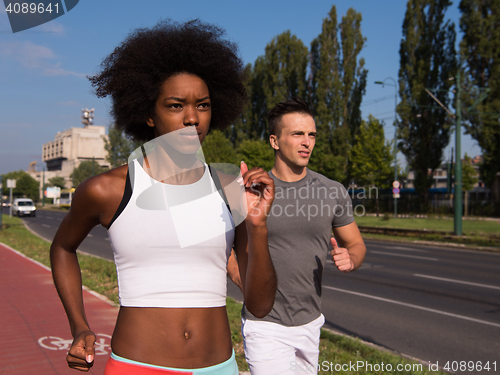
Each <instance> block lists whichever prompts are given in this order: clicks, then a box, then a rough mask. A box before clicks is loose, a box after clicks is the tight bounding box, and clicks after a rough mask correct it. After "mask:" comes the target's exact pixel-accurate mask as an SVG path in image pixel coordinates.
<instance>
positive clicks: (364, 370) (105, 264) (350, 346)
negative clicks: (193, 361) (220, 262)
mask: <svg viewBox="0 0 500 375" xmlns="http://www.w3.org/2000/svg"><path fill="white" fill-rule="evenodd" d="M2 218H3V219H2V220H3V228H2V230H0V242H3V243H5V244H6V245H9V246H10V247H12V248H14V249H16V250H17V251H19V252H21V253H23V254H24V255H26V256H28V257H29V258H32V259H34V260H36V261H38V262H40V263H42V264H45V265H46V266H49V267H50V257H49V249H50V243H48V242H46V241H44V240H42V239H40V238H38V237H37V236H35V235H33V234H32V233H31V232H29V231H28V230H27V229H26V228H25V227H24V225H23V223H22V221H21V219H19V218H16V217H12V218H10V217H9V216H8V215H3V216H2ZM78 260H79V262H80V268H81V271H82V280H83V285H85V286H87V287H88V288H90V289H92V290H95V291H96V292H98V293H100V294H102V295H105V296H106V297H108V298H109V299H110V300H112V301H114V302H115V303H118V284H117V279H116V270H115V265H114V263H113V262H111V261H108V260H105V259H101V258H95V257H91V256H88V255H84V254H78ZM240 311H241V304H240V303H238V302H236V301H235V300H234V299H232V298H230V297H228V298H227V315H228V319H229V324H230V327H231V338H232V340H233V347H234V351H235V353H236V361H237V363H238V367H239V369H240V371H248V365H247V363H246V360H245V355H244V350H243V338H242V336H241V320H240ZM292 365H293V364H292ZM360 365H363V367H360ZM398 365H399V366H403V367H402V368H403V371H398V370H397V369H398ZM335 366H337V367H338V366H344V368H345V369H347V370H346V371H344V369H341V371H338V368H337V369H336V368H335ZM370 366H371V369H370ZM405 367H406V368H407V369H408V370H405ZM353 369H354V370H353ZM318 370H319V374H332V373H338V372H340V373H342V374H394V373H397V374H415V375H425V374H446V373H445V372H441V371H440V372H434V371H430V370H429V369H428V366H427V365H422V364H419V363H417V362H414V361H410V360H407V359H405V358H403V357H401V356H397V355H394V354H391V353H389V352H386V351H382V350H379V349H376V348H374V347H371V346H369V345H366V344H364V343H362V342H361V341H360V340H359V339H353V338H350V337H346V336H341V335H334V334H332V333H330V332H328V331H326V330H322V332H321V340H320V358H319V364H318ZM351 370H353V371H351Z"/></svg>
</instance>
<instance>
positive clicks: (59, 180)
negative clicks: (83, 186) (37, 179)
mask: <svg viewBox="0 0 500 375" xmlns="http://www.w3.org/2000/svg"><path fill="white" fill-rule="evenodd" d="M48 185H49V186H57V187H60V188H61V189H65V188H66V182H65V180H64V177H61V176H56V177H52V178H50V179H49V184H48Z"/></svg>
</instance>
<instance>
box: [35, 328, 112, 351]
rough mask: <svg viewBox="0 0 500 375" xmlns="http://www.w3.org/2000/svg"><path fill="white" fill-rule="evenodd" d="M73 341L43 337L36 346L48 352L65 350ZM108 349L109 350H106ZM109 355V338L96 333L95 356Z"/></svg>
mask: <svg viewBox="0 0 500 375" xmlns="http://www.w3.org/2000/svg"><path fill="white" fill-rule="evenodd" d="M72 342H73V339H69V340H65V339H62V338H60V337H56V336H44V337H40V338H39V339H38V344H39V345H40V346H41V347H42V348H45V349H49V350H65V351H68V350H69V349H70V347H71V343H72ZM108 349H109V350H108ZM110 353H111V336H110V335H106V334H104V333H96V340H95V355H109V354H110Z"/></svg>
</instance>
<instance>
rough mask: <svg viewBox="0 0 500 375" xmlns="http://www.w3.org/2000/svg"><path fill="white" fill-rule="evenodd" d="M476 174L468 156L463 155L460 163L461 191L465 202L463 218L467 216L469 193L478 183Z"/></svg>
mask: <svg viewBox="0 0 500 375" xmlns="http://www.w3.org/2000/svg"><path fill="white" fill-rule="evenodd" d="M476 175H477V172H476V169H475V168H474V166H473V165H472V160H471V158H470V156H468V155H467V154H465V156H464V160H463V162H462V189H463V191H464V192H465V200H464V216H467V213H468V212H469V209H468V206H469V191H471V190H472V189H474V185H475V184H476V182H477V181H478V178H477V177H476Z"/></svg>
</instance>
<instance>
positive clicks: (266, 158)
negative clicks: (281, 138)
mask: <svg viewBox="0 0 500 375" xmlns="http://www.w3.org/2000/svg"><path fill="white" fill-rule="evenodd" d="M237 154H238V159H239V160H243V161H244V162H245V163H246V165H248V169H252V168H253V167H261V168H262V169H264V170H265V171H270V170H271V169H272V167H273V165H274V151H273V149H272V147H271V145H270V144H269V142H266V141H263V140H261V139H251V140H247V141H243V142H242V143H241V145H240V147H239V148H238V150H237Z"/></svg>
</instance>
